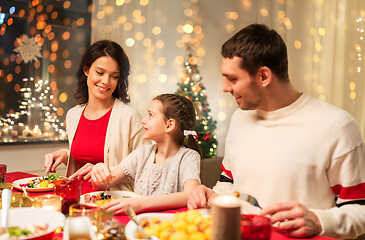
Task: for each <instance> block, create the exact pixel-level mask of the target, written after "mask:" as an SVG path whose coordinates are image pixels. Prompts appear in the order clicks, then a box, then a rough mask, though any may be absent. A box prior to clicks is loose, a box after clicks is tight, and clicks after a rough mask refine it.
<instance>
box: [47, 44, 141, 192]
mask: <svg viewBox="0 0 365 240" xmlns="http://www.w3.org/2000/svg"><path fill="white" fill-rule="evenodd" d="M129 72H130V65H129V60H128V57H127V55H126V54H125V52H124V50H123V49H122V47H121V46H120V45H118V44H117V43H115V42H113V41H108V40H101V41H98V42H95V43H94V44H92V45H91V46H90V48H89V49H88V50H87V51H86V52H85V54H84V56H83V57H82V59H81V63H80V65H79V69H78V71H77V74H76V77H77V78H78V84H77V90H76V94H75V97H76V100H77V101H78V102H79V105H77V106H75V107H74V108H72V109H70V110H69V111H68V113H67V116H66V122H67V131H68V132H67V133H68V140H69V150H65V149H62V150H58V151H55V152H53V153H50V154H46V155H45V168H46V172H52V171H54V170H55V169H56V167H57V166H58V165H60V164H61V163H64V164H65V165H66V166H67V172H66V176H68V177H71V178H73V177H76V176H84V179H89V177H90V174H89V173H90V171H91V169H92V167H93V166H94V164H96V163H104V162H105V163H107V149H110V159H109V163H107V164H109V165H110V167H115V166H117V165H118V164H119V163H120V161H121V160H122V159H123V158H124V157H125V156H127V155H128V154H129V153H130V152H131V151H132V150H134V149H135V148H136V147H137V146H138V145H139V144H140V143H141V142H142V135H141V130H142V125H141V117H140V115H139V114H138V113H137V112H136V111H135V110H134V109H132V108H131V107H129V106H128V105H127V103H129V101H130V100H129V96H128V94H127V90H128V75H129ZM125 187H126V188H127V189H128V188H129V189H132V186H130V185H129V183H128V182H127V181H126V182H124V183H121V185H120V186H119V187H118V188H121V189H123V188H125Z"/></svg>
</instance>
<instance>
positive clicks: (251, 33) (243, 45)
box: [222, 24, 289, 81]
mask: <svg viewBox="0 0 365 240" xmlns="http://www.w3.org/2000/svg"><path fill="white" fill-rule="evenodd" d="M222 56H223V57H224V58H233V57H235V56H237V57H240V58H241V59H242V61H241V68H243V69H245V70H246V71H247V72H248V73H249V74H250V75H251V76H254V75H255V74H256V73H257V71H258V70H259V68H260V67H262V66H266V67H268V68H270V69H271V71H272V72H273V73H274V74H275V75H276V76H277V77H279V78H280V79H281V80H282V81H289V74H288V55H287V50H286V45H285V43H284V41H283V39H282V38H281V37H280V35H279V34H278V33H277V32H276V31H275V30H270V29H269V28H268V27H267V26H266V25H263V24H251V25H249V26H247V27H245V28H243V29H242V30H240V31H239V32H238V33H236V34H235V35H234V36H233V37H231V38H230V39H228V40H227V41H226V42H225V43H224V44H223V46H222Z"/></svg>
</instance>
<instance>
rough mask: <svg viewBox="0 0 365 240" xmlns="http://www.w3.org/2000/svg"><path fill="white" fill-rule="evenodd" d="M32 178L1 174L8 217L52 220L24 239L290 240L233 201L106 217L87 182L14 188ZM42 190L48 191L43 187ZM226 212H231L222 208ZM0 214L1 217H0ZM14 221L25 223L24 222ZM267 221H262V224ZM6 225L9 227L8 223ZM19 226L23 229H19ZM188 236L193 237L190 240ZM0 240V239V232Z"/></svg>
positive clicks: (117, 194)
mask: <svg viewBox="0 0 365 240" xmlns="http://www.w3.org/2000/svg"><path fill="white" fill-rule="evenodd" d="M43 177H44V176H43ZM32 178H40V176H36V175H33V174H29V173H25V172H9V173H7V174H6V183H5V184H7V185H1V184H0V187H1V188H4V190H7V188H9V186H13V187H10V188H11V189H12V202H11V203H9V204H10V205H11V208H10V209H9V212H10V213H11V214H19V213H20V212H21V214H23V211H24V214H28V215H29V217H27V219H28V218H29V219H30V221H36V222H37V224H44V223H45V222H39V220H40V219H43V220H44V221H47V217H49V216H46V215H45V213H46V212H49V214H50V215H52V214H54V216H53V215H52V219H57V221H53V220H52V221H51V222H52V224H53V225H52V226H49V227H48V231H47V233H46V232H45V233H43V235H41V237H39V236H38V237H36V238H24V239H38V240H60V239H70V240H74V239H95V240H96V239H110V240H111V239H129V240H131V239H143V232H144V233H146V234H147V236H148V238H147V239H153V240H156V239H187V238H185V237H184V236H189V239H213V240H214V239H222V237H220V236H221V235H222V234H225V235H226V234H228V232H232V231H233V232H235V233H234V235H232V236H233V238H234V239H259V240H265V239H272V240H285V239H291V238H289V237H286V236H285V235H284V234H282V233H280V232H278V231H277V230H276V228H275V227H273V226H271V225H270V220H269V218H266V219H265V217H261V218H260V216H258V215H244V214H241V213H240V212H239V206H240V205H237V202H235V203H232V202H231V203H229V204H228V205H227V203H226V202H225V201H226V200H221V203H220V204H217V205H215V204H213V205H212V207H211V208H210V209H198V210H188V209H187V208H178V209H169V210H163V211H153V212H144V213H139V214H137V215H134V216H133V214H132V213H131V210H129V211H127V212H126V214H122V215H113V213H109V212H106V211H105V210H101V208H100V207H101V206H102V205H103V204H106V203H107V202H108V201H110V199H108V200H105V199H101V198H102V194H104V192H102V191H94V190H93V188H92V185H91V183H90V182H88V181H83V180H74V181H70V180H69V179H63V178H62V177H60V178H61V179H58V180H55V181H54V182H53V184H54V186H53V187H52V189H48V190H45V189H41V190H38V191H37V190H34V189H32V190H30V189H29V188H28V189H27V188H24V187H19V186H20V184H24V182H27V181H28V182H29V181H30V180H32ZM41 178H42V177H41ZM2 186H5V187H2ZM15 186H17V187H15ZM47 188H49V187H48V186H47ZM4 190H3V191H4ZM107 194H108V195H109V197H110V198H112V199H115V198H124V197H125V198H131V197H140V195H139V194H137V193H134V192H128V191H113V190H112V191H108V193H107ZM230 197H232V198H233V202H234V201H235V200H234V199H237V201H239V199H238V198H236V197H234V196H230ZM231 200H232V199H231ZM222 204H223V205H222ZM227 206H228V207H227ZM232 206H233V207H232ZM237 206H238V208H237ZM230 207H232V208H231V209H228V208H230ZM237 209H238V210H237ZM132 210H133V209H132ZM1 211H3V210H1ZM32 211H34V212H32ZM36 211H37V212H36ZM1 215H3V214H2V213H1ZM28 215H27V216H28ZM24 216H25V215H24ZM55 216H56V217H55ZM232 216H235V217H232ZM13 218H14V217H13ZM17 218H18V217H17ZM20 218H21V219H25V217H20ZM259 218H260V219H259ZM131 219H133V220H131ZM224 219H225V220H224ZM267 219H268V222H265V221H266V220H267ZM134 221H136V222H137V223H138V224H141V227H138V225H137V224H136V223H135V222H134ZM0 223H1V222H0ZM227 223H228V224H227ZM267 223H269V224H267ZM9 224H12V223H11V222H10V221H9ZM16 224H18V223H16ZM25 224H28V223H25ZM8 226H10V225H8ZM23 226H25V225H24V224H23ZM75 226H79V227H75ZM141 228H142V229H141ZM138 229H139V230H138ZM223 229H228V232H224V231H223ZM230 230H232V231H230ZM263 233H265V234H263ZM75 234H76V235H75ZM77 234H79V235H77ZM80 234H81V235H80ZM82 234H84V235H82ZM85 234H87V235H88V236H90V237H89V238H81V237H82V236H85ZM184 234H186V235H184ZM230 234H231V233H230ZM255 234H256V235H255ZM260 234H261V235H260ZM193 235H194V238H192V236H193ZM77 236H79V237H77ZM226 236H227V235H226ZM0 239H2V238H1V232H0ZM296 239H300V238H296ZM306 239H308V238H306ZM310 239H314V240H330V239H334V238H328V237H323V236H315V237H313V238H310Z"/></svg>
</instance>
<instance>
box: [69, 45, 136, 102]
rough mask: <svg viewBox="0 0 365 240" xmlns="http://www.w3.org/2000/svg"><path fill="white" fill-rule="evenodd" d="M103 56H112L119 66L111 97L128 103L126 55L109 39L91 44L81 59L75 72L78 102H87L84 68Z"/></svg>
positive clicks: (87, 67)
mask: <svg viewBox="0 0 365 240" xmlns="http://www.w3.org/2000/svg"><path fill="white" fill-rule="evenodd" d="M104 56H109V57H111V58H113V59H114V60H115V61H116V62H117V63H118V66H119V72H120V74H119V79H118V85H117V88H116V89H115V90H114V92H113V94H112V95H113V97H114V98H118V99H120V100H122V101H123V102H124V103H129V102H130V99H129V96H128V94H127V91H128V76H129V74H130V65H129V60H128V57H127V55H126V54H125V52H124V50H123V48H122V47H121V46H120V45H119V44H118V43H116V42H113V41H109V40H101V41H98V42H95V43H94V44H92V45H91V46H90V47H89V48H88V49H87V50H86V52H85V54H84V56H83V57H82V59H81V62H80V66H79V69H78V71H77V73H76V78H77V79H78V83H77V90H76V93H75V98H76V100H77V101H78V103H79V104H85V103H87V101H88V99H89V92H88V87H87V76H86V75H85V73H84V70H85V68H86V69H90V67H91V65H92V64H93V62H95V60H96V59H98V58H100V57H104Z"/></svg>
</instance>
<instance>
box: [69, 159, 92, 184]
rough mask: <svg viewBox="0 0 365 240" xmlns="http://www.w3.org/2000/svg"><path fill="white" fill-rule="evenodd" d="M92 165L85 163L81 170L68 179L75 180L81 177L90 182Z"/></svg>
mask: <svg viewBox="0 0 365 240" xmlns="http://www.w3.org/2000/svg"><path fill="white" fill-rule="evenodd" d="M93 167H94V164H91V163H86V164H85V165H84V166H82V168H80V169H79V170H77V171H76V172H75V173H74V174H72V175H71V176H70V179H73V178H76V177H79V178H81V177H83V179H84V180H87V181H89V182H90V181H91V170H92V169H93Z"/></svg>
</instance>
